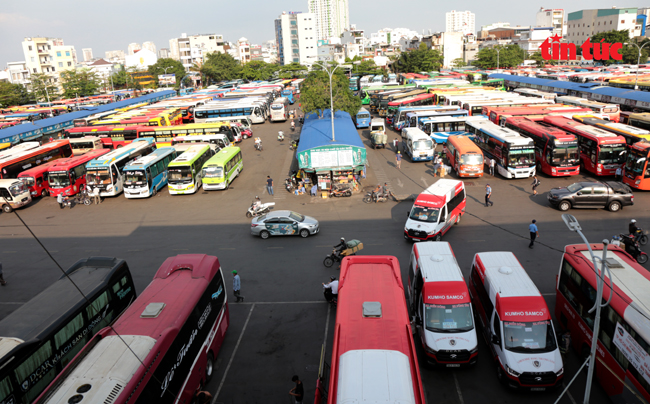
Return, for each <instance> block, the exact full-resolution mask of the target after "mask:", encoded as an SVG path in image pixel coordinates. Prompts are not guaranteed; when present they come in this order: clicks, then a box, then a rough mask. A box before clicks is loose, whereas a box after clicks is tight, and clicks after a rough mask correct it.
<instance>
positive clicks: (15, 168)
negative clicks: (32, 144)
mask: <svg viewBox="0 0 650 404" xmlns="http://www.w3.org/2000/svg"><path fill="white" fill-rule="evenodd" d="M9 150H11V149H9ZM70 156H72V148H71V147H70V141H69V140H68V139H62V140H54V141H52V142H49V143H46V144H44V145H43V146H39V147H36V148H33V149H28V150H23V151H20V152H18V153H10V154H7V155H5V156H3V157H0V178H18V174H20V173H21V172H23V171H25V170H28V169H30V168H32V167H36V166H38V165H41V164H44V163H47V162H48V161H51V160H57V159H60V158H65V157H70Z"/></svg>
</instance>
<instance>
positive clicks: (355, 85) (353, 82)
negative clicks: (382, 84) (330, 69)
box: [348, 76, 361, 91]
mask: <svg viewBox="0 0 650 404" xmlns="http://www.w3.org/2000/svg"><path fill="white" fill-rule="evenodd" d="M360 80H361V77H359V76H356V77H350V79H349V80H348V88H349V89H350V91H359V81H360Z"/></svg>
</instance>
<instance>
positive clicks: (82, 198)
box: [63, 188, 93, 208]
mask: <svg viewBox="0 0 650 404" xmlns="http://www.w3.org/2000/svg"><path fill="white" fill-rule="evenodd" d="M92 203H93V202H92V199H90V196H89V195H88V191H87V190H86V188H84V189H82V190H80V191H79V193H78V194H76V195H74V196H69V197H66V198H65V199H64V200H63V206H67V207H69V208H72V207H73V206H74V205H80V204H84V205H86V206H90V205H91V204H92Z"/></svg>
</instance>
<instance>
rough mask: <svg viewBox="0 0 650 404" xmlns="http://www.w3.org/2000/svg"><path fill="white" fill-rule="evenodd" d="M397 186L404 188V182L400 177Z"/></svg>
mask: <svg viewBox="0 0 650 404" xmlns="http://www.w3.org/2000/svg"><path fill="white" fill-rule="evenodd" d="M397 186H398V187H400V188H404V183H403V182H402V180H400V179H399V178H398V179H397Z"/></svg>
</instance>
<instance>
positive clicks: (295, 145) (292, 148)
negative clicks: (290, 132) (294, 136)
mask: <svg viewBox="0 0 650 404" xmlns="http://www.w3.org/2000/svg"><path fill="white" fill-rule="evenodd" d="M297 148H298V142H297V141H296V140H292V141H291V145H290V146H289V150H295V149H297Z"/></svg>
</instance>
